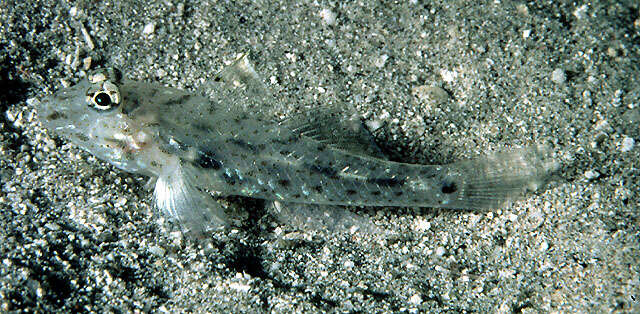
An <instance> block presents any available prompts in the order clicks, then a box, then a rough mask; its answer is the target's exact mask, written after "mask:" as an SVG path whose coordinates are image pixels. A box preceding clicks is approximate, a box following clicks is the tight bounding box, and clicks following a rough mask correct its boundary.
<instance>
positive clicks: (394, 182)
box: [367, 178, 405, 187]
mask: <svg viewBox="0 0 640 314" xmlns="http://www.w3.org/2000/svg"><path fill="white" fill-rule="evenodd" d="M367 182H369V183H373V184H377V185H379V186H385V187H397V186H401V185H403V184H404V183H405V180H404V179H397V178H369V179H367Z"/></svg>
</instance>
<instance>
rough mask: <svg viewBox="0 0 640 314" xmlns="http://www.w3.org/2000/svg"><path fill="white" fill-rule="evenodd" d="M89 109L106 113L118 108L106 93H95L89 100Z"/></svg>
mask: <svg viewBox="0 0 640 314" xmlns="http://www.w3.org/2000/svg"><path fill="white" fill-rule="evenodd" d="M90 105H91V107H93V108H95V109H98V110H101V111H106V110H110V109H113V108H115V107H117V106H118V103H117V102H115V101H114V100H113V99H111V96H110V95H109V94H108V93H107V92H106V91H99V92H96V93H95V94H94V95H93V97H92V98H91V103H90Z"/></svg>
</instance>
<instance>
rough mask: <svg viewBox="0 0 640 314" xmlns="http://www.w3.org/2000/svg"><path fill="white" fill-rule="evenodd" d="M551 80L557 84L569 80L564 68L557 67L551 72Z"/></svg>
mask: <svg viewBox="0 0 640 314" xmlns="http://www.w3.org/2000/svg"><path fill="white" fill-rule="evenodd" d="M551 80H552V81H553V82H554V83H556V84H562V83H564V82H565V81H566V80H567V75H566V74H565V73H564V70H563V69H555V70H553V73H551Z"/></svg>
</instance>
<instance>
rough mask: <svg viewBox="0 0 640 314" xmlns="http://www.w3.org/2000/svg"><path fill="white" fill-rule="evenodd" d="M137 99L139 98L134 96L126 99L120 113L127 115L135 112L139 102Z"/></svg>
mask: <svg viewBox="0 0 640 314" xmlns="http://www.w3.org/2000/svg"><path fill="white" fill-rule="evenodd" d="M138 98H139V97H138V96H137V95H135V94H133V95H131V96H130V97H127V102H126V104H125V105H124V106H122V113H123V114H126V115H128V114H130V113H131V112H133V111H134V110H136V108H138V107H139V106H140V102H139V101H138Z"/></svg>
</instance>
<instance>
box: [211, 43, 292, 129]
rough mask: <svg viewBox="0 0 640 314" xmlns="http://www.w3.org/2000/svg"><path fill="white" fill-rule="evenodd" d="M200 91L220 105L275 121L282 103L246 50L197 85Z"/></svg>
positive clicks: (280, 110)
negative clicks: (208, 79) (214, 74)
mask: <svg viewBox="0 0 640 314" xmlns="http://www.w3.org/2000/svg"><path fill="white" fill-rule="evenodd" d="M200 92H201V93H202V94H204V95H205V96H207V97H209V98H211V100H213V101H214V102H216V103H218V104H219V105H220V106H221V107H226V108H229V109H230V110H237V111H240V112H244V113H247V114H251V115H254V116H257V117H260V118H262V119H266V120H269V121H274V122H277V121H278V119H277V118H276V116H277V114H278V112H280V113H282V112H285V110H284V109H285V108H284V106H283V105H282V104H281V102H279V101H278V100H277V99H276V98H275V97H274V96H273V94H272V93H271V91H270V90H269V89H268V88H267V86H265V84H264V82H263V81H262V78H261V77H260V75H259V74H258V73H257V72H256V70H255V69H254V67H253V64H251V62H250V61H249V57H248V56H247V54H246V53H244V54H242V55H241V56H240V57H239V58H238V59H236V60H235V61H234V62H233V63H231V64H230V65H228V66H226V67H225V68H224V69H222V71H220V72H219V73H218V74H216V76H215V77H214V78H213V81H210V82H207V83H205V84H204V85H202V86H200Z"/></svg>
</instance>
